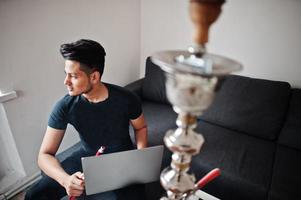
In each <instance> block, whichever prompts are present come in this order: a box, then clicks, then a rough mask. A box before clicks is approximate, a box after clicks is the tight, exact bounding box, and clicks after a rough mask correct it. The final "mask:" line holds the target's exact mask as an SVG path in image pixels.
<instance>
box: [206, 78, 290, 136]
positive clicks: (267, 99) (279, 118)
mask: <svg viewBox="0 0 301 200" xmlns="http://www.w3.org/2000/svg"><path fill="white" fill-rule="evenodd" d="M289 96H290V85H289V84H288V83H286V82H280V81H270V80H262V79H254V78H248V77H243V76H236V75H231V76H228V77H226V78H225V80H224V82H223V83H222V85H221V87H220V89H219V91H218V92H217V94H216V97H215V99H214V101H213V103H212V105H211V106H210V107H209V109H208V110H207V111H206V112H205V113H204V115H203V116H202V119H204V120H206V121H209V122H211V123H214V124H217V125H220V126H223V127H227V128H229V129H233V130H237V131H240V132H244V133H247V134H250V135H253V136H257V137H261V138H265V139H270V140H274V139H276V137H277V136H278V134H279V132H280V130H281V127H282V125H283V121H284V118H285V113H286V111H287V107H288V101H289Z"/></svg>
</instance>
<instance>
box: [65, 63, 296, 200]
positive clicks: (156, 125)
mask: <svg viewBox="0 0 301 200" xmlns="http://www.w3.org/2000/svg"><path fill="white" fill-rule="evenodd" d="M126 88H128V89H129V90H131V91H133V92H135V93H136V94H137V95H138V96H139V97H140V99H141V101H142V105H143V111H144V114H145V117H146V121H147V123H148V133H149V145H150V146H153V145H159V144H163V137H164V135H165V132H166V131H167V130H168V129H174V128H176V124H175V120H176V117H177V115H176V113H175V112H174V111H173V110H172V107H171V105H170V104H169V102H168V100H167V99H166V94H165V76H164V73H163V72H162V71H161V69H160V68H159V67H158V66H156V65H155V64H153V63H152V62H151V60H150V59H149V58H148V59H147V62H146V73H145V77H144V78H142V79H140V80H137V81H135V82H133V83H131V84H129V85H127V86H126ZM196 131H197V132H199V133H202V134H203V136H204V138H205V143H204V145H203V147H202V149H201V152H200V154H199V155H197V156H195V157H194V158H193V161H192V164H191V166H192V167H191V168H192V171H193V172H194V174H195V175H196V177H197V179H200V178H201V177H202V176H204V175H205V174H206V173H207V172H209V171H210V170H211V169H213V168H215V167H219V168H220V169H221V171H222V175H221V176H220V177H218V178H217V179H216V180H214V181H213V182H211V183H209V184H208V185H207V186H205V187H204V191H206V192H208V193H210V194H212V195H214V196H216V197H218V198H220V199H223V200H236V199H237V200H238V199H239V200H263V199H265V200H278V199H281V200H288V199H301V190H300V185H301V184H300V183H299V180H300V179H301V173H300V171H299V170H300V169H301V89H293V88H291V86H290V85H289V83H286V82H280V81H270V80H263V79H254V78H248V77H243V76H237V75H230V76H227V77H226V78H225V79H224V80H223V81H222V84H220V86H219V87H218V90H217V94H216V97H215V100H214V102H213V103H212V105H211V106H210V107H209V108H208V110H207V111H206V112H205V113H204V115H203V116H201V117H200V119H199V122H198V126H197V128H196ZM73 148H76V146H75V147H73ZM68 151H69V152H70V150H68ZM68 151H67V152H68ZM65 153H66V152H65ZM170 155H171V153H170V152H169V151H168V150H165V152H164V159H163V162H162V168H164V167H166V166H168V165H169V163H170ZM146 190H147V197H148V199H149V200H152V199H159V197H160V196H161V195H162V194H163V193H164V190H163V189H162V188H161V187H160V183H159V182H156V183H151V184H148V185H147V187H146Z"/></svg>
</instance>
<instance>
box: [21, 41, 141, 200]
mask: <svg viewBox="0 0 301 200" xmlns="http://www.w3.org/2000/svg"><path fill="white" fill-rule="evenodd" d="M60 52H61V54H62V56H63V57H64V58H65V73H66V78H65V80H64V84H65V85H66V86H67V89H68V93H69V94H68V95H66V96H65V97H63V98H62V99H61V100H59V101H58V102H57V104H56V105H55V107H54V109H53V111H52V113H51V114H50V117H49V121H48V127H47V130H46V133H45V136H44V139H43V142H42V145H41V148H40V152H39V155H38V165H39V167H40V168H41V169H42V171H43V172H44V173H45V175H43V178H42V179H41V180H40V181H39V182H38V183H37V184H35V185H34V186H33V187H32V188H31V189H30V190H29V191H28V192H27V194H26V197H25V199H26V200H29V199H34V200H39V199H51V200H55V199H60V198H61V197H63V196H65V195H66V194H67V195H68V196H74V197H78V196H81V195H83V192H84V179H83V174H82V168H81V162H80V159H81V157H83V156H92V155H95V153H96V152H97V150H98V149H99V148H100V147H101V146H105V147H106V149H105V153H112V152H118V151H124V150H130V149H133V144H132V142H131V139H130V136H129V123H130V124H131V125H132V126H133V128H134V131H135V138H136V144H137V148H138V149H141V148H144V147H146V146H147V129H146V123H145V120H144V116H143V113H142V110H141V103H140V101H139V99H138V98H137V97H136V96H135V95H133V94H132V93H131V92H129V91H127V90H125V89H123V88H121V87H119V86H115V85H112V84H108V83H103V82H101V76H102V74H103V71H104V63H105V55H106V53H105V50H104V48H103V47H102V46H101V45H100V44H99V43H97V42H95V41H92V40H84V39H82V40H78V41H76V42H74V43H69V44H63V45H61V48H60ZM68 123H69V124H71V125H73V126H74V128H75V129H76V130H77V131H78V133H79V136H80V140H81V144H82V146H81V149H80V150H78V151H76V152H74V153H73V154H72V155H71V156H70V157H69V158H67V159H66V160H64V161H63V162H62V163H59V161H58V160H57V159H56V158H55V154H56V152H57V150H58V148H59V146H60V144H61V141H62V139H63V137H64V133H65V130H66V127H67V124H68ZM112 167H113V166H112ZM100 170H101V169H100ZM104 181H105V180H104ZM137 188H138V187H137ZM138 191H142V189H141V188H139V189H138ZM134 193H137V191H135V189H133V187H129V188H125V189H121V190H116V191H113V192H108V193H105V194H104V195H103V199H116V198H118V199H133V198H136V197H134V196H133V195H135V194H134ZM137 195H141V194H139V192H138V193H137ZM138 198H139V197H137V199H138ZM140 199H141V197H140Z"/></svg>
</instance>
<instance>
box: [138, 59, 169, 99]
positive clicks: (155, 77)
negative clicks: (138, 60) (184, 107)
mask: <svg viewBox="0 0 301 200" xmlns="http://www.w3.org/2000/svg"><path fill="white" fill-rule="evenodd" d="M142 97H143V98H144V99H147V100H150V101H155V102H159V103H167V104H169V101H168V100H167V97H166V92H165V74H164V72H163V70H161V68H160V67H159V66H157V65H156V64H154V63H153V62H152V61H151V59H150V57H148V58H147V59H146V65H145V78H144V80H143V84H142Z"/></svg>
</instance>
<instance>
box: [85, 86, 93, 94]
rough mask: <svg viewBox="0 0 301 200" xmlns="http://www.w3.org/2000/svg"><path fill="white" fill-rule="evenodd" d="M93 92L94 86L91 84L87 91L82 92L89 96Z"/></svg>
mask: <svg viewBox="0 0 301 200" xmlns="http://www.w3.org/2000/svg"><path fill="white" fill-rule="evenodd" d="M92 90H93V86H92V84H89V85H88V86H87V89H86V90H85V91H83V92H82V94H88V93H89V92H91V91H92Z"/></svg>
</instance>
